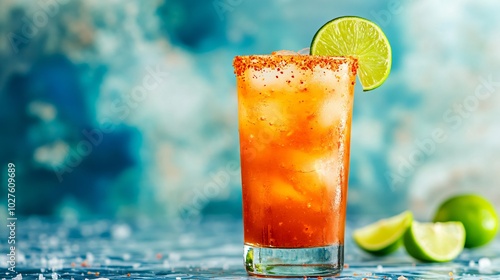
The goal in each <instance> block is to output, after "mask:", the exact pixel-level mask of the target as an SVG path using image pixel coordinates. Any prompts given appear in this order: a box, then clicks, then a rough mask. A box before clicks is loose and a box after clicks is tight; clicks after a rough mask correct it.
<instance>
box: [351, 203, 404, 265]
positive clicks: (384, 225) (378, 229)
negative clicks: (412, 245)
mask: <svg viewBox="0 0 500 280" xmlns="http://www.w3.org/2000/svg"><path fill="white" fill-rule="evenodd" d="M412 220H413V215H412V213H411V212H410V211H405V212H403V213H401V214H399V215H397V216H393V217H390V218H387V219H382V220H380V221H378V222H375V223H373V224H370V225H367V226H365V227H363V228H360V229H357V230H355V231H354V233H353V239H354V242H356V244H357V245H358V246H359V247H360V248H361V249H363V250H364V251H366V252H368V253H371V254H374V255H378V256H383V255H387V254H390V253H392V252H394V251H396V250H397V249H398V248H399V246H400V245H401V244H402V237H403V235H404V233H405V232H406V230H407V229H408V227H409V226H410V224H411V222H412Z"/></svg>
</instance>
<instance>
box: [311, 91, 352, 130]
mask: <svg viewBox="0 0 500 280" xmlns="http://www.w3.org/2000/svg"><path fill="white" fill-rule="evenodd" d="M346 101H347V98H346V97H344V96H341V93H340V92H335V93H334V94H333V95H332V96H330V97H328V99H326V100H325V101H324V102H323V104H322V106H321V108H320V109H319V113H318V124H319V125H320V126H321V127H323V128H328V127H331V126H333V125H340V124H341V123H342V122H345V120H346V118H347V114H348V110H349V108H348V106H347V102H346Z"/></svg>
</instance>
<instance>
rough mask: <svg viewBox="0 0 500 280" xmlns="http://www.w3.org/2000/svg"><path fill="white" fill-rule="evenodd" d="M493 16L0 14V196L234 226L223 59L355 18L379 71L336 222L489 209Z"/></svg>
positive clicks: (108, 4) (287, 2) (228, 92)
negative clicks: (460, 198) (367, 23)
mask: <svg viewBox="0 0 500 280" xmlns="http://www.w3.org/2000/svg"><path fill="white" fill-rule="evenodd" d="M499 9H500V2H498V1H494V0H491V1H487V0H483V1H471V0H468V1H466V0H463V1H455V2H453V3H450V2H449V1H443V0H440V1H433V0H423V1H418V2H417V1H405V0H390V1H370V2H369V1H361V0H356V1H342V2H341V1H327V0H315V1H291V0H272V1H268V0H265V1H264V0H252V1H250V0H210V1H201V0H166V1H138V0H137V1H97V0H95V1H68V0H44V1H36V2H33V1H28V0H23V1H2V2H0V35H1V36H0V61H1V62H0V123H1V126H2V129H1V132H0V166H1V169H2V175H1V178H2V182H6V178H7V177H6V171H5V170H6V166H7V163H8V162H13V163H15V165H16V178H17V191H16V195H17V197H16V198H17V213H18V214H19V215H47V216H55V217H62V218H68V219H73V218H88V217H111V218H141V217H158V218H161V219H165V220H169V221H176V222H182V223H194V222H198V221H199V220H200V219H201V218H202V217H204V216H205V215H208V214H227V215H231V216H240V215H241V198H240V196H241V190H240V178H239V173H238V172H239V169H238V168H239V155H238V135H237V121H236V119H237V112H236V91H235V78H234V74H233V69H232V58H233V57H234V56H235V55H240V54H265V53H270V52H272V51H274V50H279V49H289V50H300V49H302V48H304V47H307V46H308V45H309V43H310V40H311V38H312V36H313V35H314V33H315V31H316V30H317V29H318V28H319V27H320V26H321V25H322V24H323V23H325V22H327V21H328V20H330V19H332V18H335V17H338V16H342V15H357V16H362V17H366V18H368V19H371V20H373V21H375V22H377V23H378V24H379V25H380V26H381V27H382V28H383V30H384V31H385V32H386V34H387V36H388V38H389V40H390V42H391V45H392V47H393V68H392V73H391V76H390V77H389V79H388V80H387V82H386V83H385V84H384V85H383V86H382V87H380V88H379V89H377V90H374V91H373V92H369V93H363V92H362V91H361V89H360V86H359V85H358V86H357V88H356V98H355V110H354V117H353V132H352V145H351V151H352V153H351V155H352V158H351V172H350V189H349V201H348V217H349V218H351V219H354V218H356V217H359V216H362V215H367V214H369V215H372V216H380V217H382V216H387V215H392V214H395V213H397V212H400V211H402V210H405V209H412V210H413V211H414V212H415V213H416V216H417V217H419V218H420V219H429V218H430V214H431V213H432V211H433V210H434V208H435V207H436V205H437V204H438V203H439V202H440V201H441V200H442V199H444V198H445V197H447V196H449V195H451V194H453V193H459V192H476V193H481V194H483V195H486V196H488V197H489V198H490V199H491V200H492V201H494V203H495V204H496V205H497V207H499V206H500V188H499V187H498V184H497V181H498V180H497V176H498V175H497V174H498V173H499V171H500V162H499V161H498V156H499V155H500V142H499V141H498V139H499V138H500V118H498V111H499V109H500V99H499V97H498V95H499V94H498V91H499V87H500V84H499V82H500V73H499V71H500V70H499V69H500V52H499V51H498V46H499V45H500V39H499V38H500V18H498V16H497V11H498V10H499ZM2 185H4V183H2ZM0 192H1V194H2V196H1V197H5V194H6V189H5V188H3V187H2V188H0ZM0 207H1V208H2V209H6V201H4V199H2V200H1V201H0ZM3 215H5V213H4V211H1V212H0V216H3Z"/></svg>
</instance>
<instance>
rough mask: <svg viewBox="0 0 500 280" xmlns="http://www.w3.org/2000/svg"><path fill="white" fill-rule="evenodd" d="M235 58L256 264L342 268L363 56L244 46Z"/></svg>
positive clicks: (246, 210)
mask: <svg viewBox="0 0 500 280" xmlns="http://www.w3.org/2000/svg"><path fill="white" fill-rule="evenodd" d="M234 67H235V73H236V77H237V88H238V112H239V135H240V153H241V173H242V183H243V223H244V241H245V259H246V268H247V271H248V272H249V273H250V274H257V275H270V274H276V275H283V276H286V275H331V274H336V273H338V272H340V270H341V268H342V267H343V244H344V224H345V208H346V200H347V181H348V173H349V144H350V132H351V115H352V105H353V90H354V84H355V78H356V71H357V60H356V59H354V58H349V57H328V56H312V55H279V54H277V55H262V56H238V57H236V58H235V60H234Z"/></svg>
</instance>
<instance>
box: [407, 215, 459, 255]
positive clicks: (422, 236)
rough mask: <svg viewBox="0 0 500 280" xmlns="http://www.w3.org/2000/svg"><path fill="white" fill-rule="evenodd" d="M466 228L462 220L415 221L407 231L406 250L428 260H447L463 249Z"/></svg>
mask: <svg viewBox="0 0 500 280" xmlns="http://www.w3.org/2000/svg"><path fill="white" fill-rule="evenodd" d="M464 243H465V229H464V226H463V224H462V223H461V222H447V223H419V222H413V223H412V224H411V226H410V228H409V229H408V231H407V232H406V233H405V236H404V244H405V248H406V251H407V252H408V254H410V255H411V256H412V257H414V258H416V259H418V260H421V261H428V262H447V261H451V260H453V259H454V258H456V257H457V256H458V255H459V254H460V253H461V252H462V250H463V248H464Z"/></svg>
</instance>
